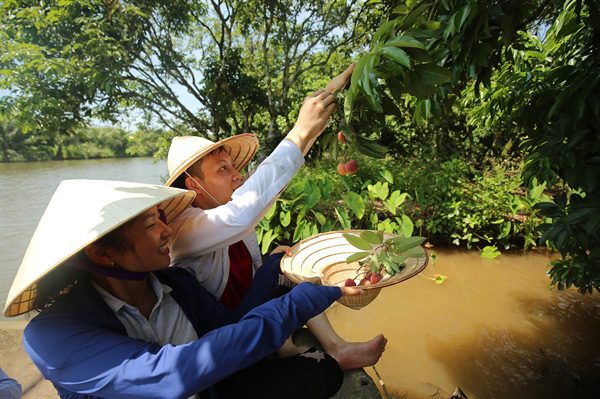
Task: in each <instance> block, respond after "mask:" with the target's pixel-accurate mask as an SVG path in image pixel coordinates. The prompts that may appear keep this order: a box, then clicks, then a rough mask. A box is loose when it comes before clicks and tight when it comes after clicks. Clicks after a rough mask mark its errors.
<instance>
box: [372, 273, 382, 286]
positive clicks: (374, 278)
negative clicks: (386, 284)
mask: <svg viewBox="0 0 600 399" xmlns="http://www.w3.org/2000/svg"><path fill="white" fill-rule="evenodd" d="M382 278H383V276H382V275H381V274H379V273H373V274H371V275H370V276H369V281H370V282H371V284H377V283H378V282H380V281H381V279H382Z"/></svg>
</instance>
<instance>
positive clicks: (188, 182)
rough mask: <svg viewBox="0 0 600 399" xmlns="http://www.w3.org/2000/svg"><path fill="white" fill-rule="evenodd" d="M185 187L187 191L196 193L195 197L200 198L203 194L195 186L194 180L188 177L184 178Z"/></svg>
mask: <svg viewBox="0 0 600 399" xmlns="http://www.w3.org/2000/svg"><path fill="white" fill-rule="evenodd" d="M185 187H186V188H187V189H188V190H192V191H195V192H196V196H200V195H203V194H204V191H203V190H202V189H201V188H200V187H198V185H197V184H196V182H195V181H194V179H192V178H191V177H190V176H187V175H186V177H185Z"/></svg>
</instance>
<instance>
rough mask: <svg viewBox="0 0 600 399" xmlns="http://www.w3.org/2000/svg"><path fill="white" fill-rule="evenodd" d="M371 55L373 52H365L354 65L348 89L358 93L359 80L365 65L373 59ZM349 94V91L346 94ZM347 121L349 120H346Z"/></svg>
mask: <svg viewBox="0 0 600 399" xmlns="http://www.w3.org/2000/svg"><path fill="white" fill-rule="evenodd" d="M371 57H372V56H371V54H365V55H363V56H362V57H360V59H359V60H358V61H357V62H356V65H355V66H354V71H352V77H351V78H350V89H348V91H351V92H353V93H356V88H357V86H358V81H359V80H360V78H361V76H362V74H363V72H364V70H365V65H366V64H367V62H369V61H370V60H371ZM367 74H368V73H367ZM347 95H348V93H346V96H347ZM346 122H348V121H347V120H346Z"/></svg>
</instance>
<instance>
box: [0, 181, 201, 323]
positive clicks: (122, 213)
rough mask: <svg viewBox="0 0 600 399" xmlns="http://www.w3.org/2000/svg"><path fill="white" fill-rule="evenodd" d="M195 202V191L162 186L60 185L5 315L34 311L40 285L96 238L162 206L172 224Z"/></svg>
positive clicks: (7, 304) (29, 253) (118, 184)
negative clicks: (34, 302)
mask: <svg viewBox="0 0 600 399" xmlns="http://www.w3.org/2000/svg"><path fill="white" fill-rule="evenodd" d="M194 197H195V193H194V192H193V191H188V190H180V189H176V188H171V187H165V186H160V185H151V184H140V183H130V182H119V181H106V180H64V181H62V182H61V183H60V185H59V186H58V188H57V189H56V192H55V193H54V195H53V196H52V199H51V200H50V203H49V204H48V207H47V208H46V211H45V212H44V214H43V215H42V218H41V220H40V223H39V224H38V227H37V229H36V230H35V233H34V234H33V237H32V238H31V241H30V243H29V247H28V248H27V251H26V252H25V256H24V257H23V261H22V262H21V266H20V267H19V270H18V271H17V276H16V277H15V279H14V281H13V284H12V286H11V288H10V291H9V293H8V297H7V300H6V306H5V308H4V315H5V316H6V317H11V316H17V315H20V314H22V313H26V312H28V311H30V310H31V306H32V301H33V299H34V298H35V295H36V283H37V281H39V280H40V279H41V278H42V277H44V276H45V275H47V274H48V273H50V272H51V271H52V270H54V269H55V268H57V267H58V266H60V265H61V264H62V263H63V262H64V261H66V260H67V259H69V258H71V257H72V256H73V255H75V254H76V253H77V252H79V251H80V250H82V249H83V248H85V247H86V246H87V245H89V244H91V243H93V242H94V241H96V240H97V239H98V238H100V237H102V236H104V235H106V234H108V233H109V232H111V231H113V230H115V229H116V228H117V227H119V226H121V225H123V224H124V223H126V222H128V221H129V220H131V219H133V218H135V217H136V216H137V215H139V214H140V213H142V212H144V211H146V210H148V209H150V208H152V207H153V206H156V205H159V204H162V205H161V208H162V209H163V210H164V211H165V214H166V217H167V221H168V222H170V221H172V220H173V219H175V217H177V216H178V215H179V214H180V213H181V212H183V210H184V209H185V208H186V207H187V206H188V205H189V204H190V203H191V202H192V201H193V200H194Z"/></svg>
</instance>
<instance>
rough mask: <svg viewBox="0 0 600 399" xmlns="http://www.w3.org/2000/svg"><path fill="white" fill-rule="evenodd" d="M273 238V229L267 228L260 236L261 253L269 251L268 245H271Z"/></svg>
mask: <svg viewBox="0 0 600 399" xmlns="http://www.w3.org/2000/svg"><path fill="white" fill-rule="evenodd" d="M274 239H275V236H274V235H273V230H272V229H271V230H267V231H266V232H265V234H264V235H263V237H262V245H261V253H262V254H263V255H264V254H266V253H267V251H269V247H270V246H271V243H272V242H273V240H274Z"/></svg>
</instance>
